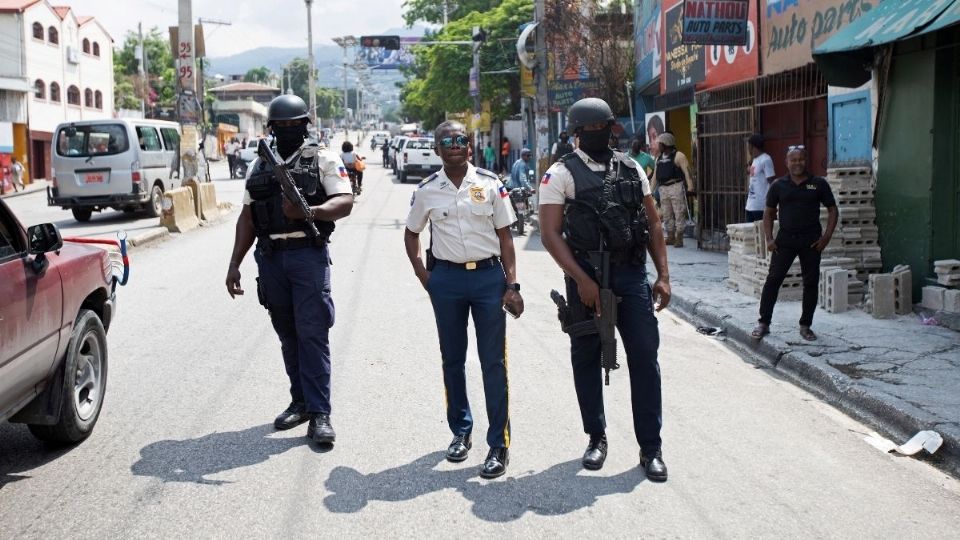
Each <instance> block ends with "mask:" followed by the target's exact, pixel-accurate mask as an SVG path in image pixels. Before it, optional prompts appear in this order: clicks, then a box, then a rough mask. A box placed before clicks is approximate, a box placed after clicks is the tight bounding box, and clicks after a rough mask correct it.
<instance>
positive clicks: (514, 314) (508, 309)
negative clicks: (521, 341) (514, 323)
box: [503, 304, 520, 319]
mask: <svg viewBox="0 0 960 540" xmlns="http://www.w3.org/2000/svg"><path fill="white" fill-rule="evenodd" d="M503 311H504V312H505V313H509V314H510V316H511V317H513V318H514V319H519V318H520V314H519V313H517V312H516V311H515V310H514V309H513V306H511V305H510V304H503Z"/></svg>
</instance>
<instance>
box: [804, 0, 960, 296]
mask: <svg viewBox="0 0 960 540" xmlns="http://www.w3.org/2000/svg"><path fill="white" fill-rule="evenodd" d="M816 53H817V54H816V57H817V62H818V64H819V65H820V66H821V69H822V70H823V72H824V73H825V74H826V76H827V78H828V80H829V81H830V83H831V84H833V85H838V86H845V87H857V86H859V85H862V84H863V83H864V82H865V81H868V80H870V78H871V76H873V77H875V79H876V80H877V81H878V82H879V84H878V89H877V92H876V93H877V101H878V111H877V114H876V117H877V129H876V135H875V137H874V140H873V150H874V151H875V152H876V154H877V169H876V181H877V186H876V205H877V225H878V227H879V229H880V246H881V248H882V250H883V267H884V269H885V270H888V271H889V270H890V269H892V267H894V266H896V265H898V264H909V265H910V267H911V269H913V280H914V283H913V285H914V298H917V295H918V293H919V289H920V287H921V286H923V285H926V284H928V283H927V282H928V280H929V279H930V278H931V277H932V276H933V261H935V260H940V259H955V258H958V257H960V0H902V1H900V2H884V3H882V4H880V5H879V6H878V7H876V8H875V9H874V10H873V11H871V12H870V13H869V14H868V15H865V16H864V17H863V20H861V21H857V22H856V23H854V24H851V25H850V26H849V27H847V28H846V29H844V30H843V31H842V32H839V33H837V35H836V36H834V38H833V39H831V40H829V41H827V42H825V43H823V44H822V46H820V47H818V48H817V50H816Z"/></svg>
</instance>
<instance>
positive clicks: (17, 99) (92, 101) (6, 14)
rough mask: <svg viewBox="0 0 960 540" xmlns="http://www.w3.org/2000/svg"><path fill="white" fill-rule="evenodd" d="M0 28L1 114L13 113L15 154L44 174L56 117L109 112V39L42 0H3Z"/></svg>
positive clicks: (95, 25) (92, 22) (87, 21)
mask: <svg viewBox="0 0 960 540" xmlns="http://www.w3.org/2000/svg"><path fill="white" fill-rule="evenodd" d="M0 33H2V35H5V36H9V37H11V38H13V39H4V40H0V91H2V92H3V94H2V95H0V122H3V121H5V120H6V121H10V120H7V119H6V118H5V117H4V115H7V116H8V117H10V118H14V119H15V122H13V124H14V126H13V128H14V129H13V131H14V151H13V154H14V155H17V156H18V157H19V158H21V159H23V160H24V162H25V164H26V167H25V168H26V169H27V171H28V172H29V174H30V176H32V177H33V178H47V177H49V174H50V150H51V144H52V142H53V131H54V129H55V128H56V126H57V124H59V123H61V122H66V121H70V120H90V119H97V118H111V117H113V84H114V81H113V39H112V38H111V37H110V34H108V33H107V31H106V30H105V29H104V28H103V26H101V25H100V23H99V22H97V20H96V19H95V18H93V17H89V16H79V15H77V14H76V13H75V12H74V11H73V9H71V8H70V7H67V6H55V5H52V4H51V3H50V2H48V1H47V0H0ZM14 82H15V84H14ZM24 84H25V85H26V90H25V91H24V90H23V89H24ZM14 92H16V93H19V95H18V96H13V95H12V93H14ZM24 109H25V111H24ZM24 113H25V117H24ZM18 126H19V127H18Z"/></svg>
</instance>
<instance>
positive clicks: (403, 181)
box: [397, 171, 407, 184]
mask: <svg viewBox="0 0 960 540" xmlns="http://www.w3.org/2000/svg"><path fill="white" fill-rule="evenodd" d="M397 177H398V178H399V179H400V183H401V184H406V183H407V171H400V172H399V173H398V174H397Z"/></svg>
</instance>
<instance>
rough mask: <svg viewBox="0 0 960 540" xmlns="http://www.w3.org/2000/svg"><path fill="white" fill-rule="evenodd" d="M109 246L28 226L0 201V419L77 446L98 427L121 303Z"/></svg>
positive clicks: (51, 227) (49, 226)
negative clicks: (109, 337)
mask: <svg viewBox="0 0 960 540" xmlns="http://www.w3.org/2000/svg"><path fill="white" fill-rule="evenodd" d="M111 268H112V266H111V262H110V260H109V257H108V255H107V252H106V251H105V250H103V249H98V248H95V247H89V246H86V245H83V244H77V243H73V242H64V241H63V239H62V238H61V237H60V233H59V231H58V230H57V228H56V226H54V225H53V224H50V223H46V224H43V225H34V226H32V227H30V228H29V229H27V230H24V228H23V226H22V225H21V224H20V222H19V221H17V219H16V217H14V215H13V213H12V212H10V209H9V207H7V206H6V204H5V203H3V201H0V298H3V301H2V302H0V422H2V421H5V420H8V419H9V420H10V421H11V422H20V423H25V424H27V426H28V427H29V428H30V431H31V432H32V433H33V434H34V435H35V436H36V437H38V438H40V439H42V440H46V441H51V442H56V443H76V442H79V441H81V440H83V439H85V438H86V437H87V436H89V435H90V433H91V432H92V431H93V428H94V426H95V425H96V423H97V418H98V417H99V415H100V409H101V407H102V405H103V395H104V391H105V390H106V384H107V371H108V369H107V330H108V329H109V328H110V322H111V321H112V320H113V317H114V313H115V305H116V295H115V291H114V285H115V283H116V282H115V281H114V280H113V275H112V270H111Z"/></svg>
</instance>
